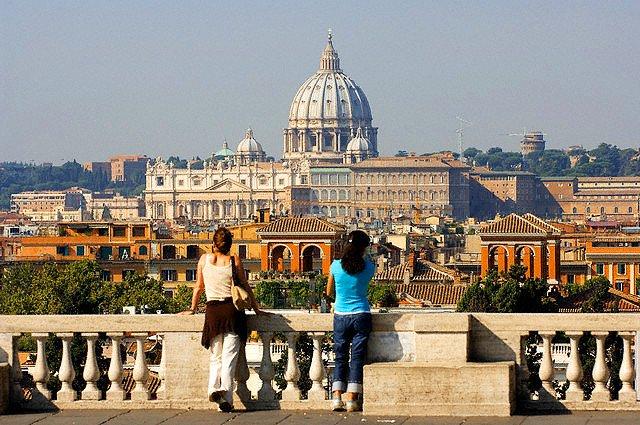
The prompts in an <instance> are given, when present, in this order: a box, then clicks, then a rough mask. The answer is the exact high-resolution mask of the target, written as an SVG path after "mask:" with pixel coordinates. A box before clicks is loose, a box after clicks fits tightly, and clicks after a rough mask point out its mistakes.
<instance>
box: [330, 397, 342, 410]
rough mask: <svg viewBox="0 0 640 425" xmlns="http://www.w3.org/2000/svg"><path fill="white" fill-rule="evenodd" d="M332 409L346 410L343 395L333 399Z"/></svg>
mask: <svg viewBox="0 0 640 425" xmlns="http://www.w3.org/2000/svg"><path fill="white" fill-rule="evenodd" d="M331 410H333V411H334V412H343V411H344V402H343V401H342V398H341V397H338V398H333V399H331Z"/></svg>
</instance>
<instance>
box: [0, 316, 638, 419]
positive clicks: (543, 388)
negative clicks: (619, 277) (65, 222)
mask: <svg viewBox="0 0 640 425" xmlns="http://www.w3.org/2000/svg"><path fill="white" fill-rule="evenodd" d="M203 319H204V318H203V316H201V315H196V316H174V315H86V316H62V315H60V316H0V404H2V403H4V404H5V406H4V407H5V408H6V404H7V403H8V404H9V405H10V406H11V407H12V408H15V409H20V410H30V409H32V410H41V409H43V408H44V409H46V408H59V409H155V408H164V409H166V408H175V409H187V408H190V409H200V408H210V407H211V405H210V403H209V402H208V400H207V394H206V389H207V376H208V367H209V358H208V357H209V353H208V351H206V350H205V349H204V348H202V347H201V346H200V330H201V327H202V322H203ZM249 326H250V328H251V329H252V330H254V331H255V333H254V336H255V335H257V336H258V338H259V340H258V341H257V342H256V341H254V342H253V343H251V344H252V345H251V346H250V347H251V350H253V351H251V352H252V353H254V354H253V355H250V356H249V357H250V359H249V360H250V361H249V362H247V356H245V352H244V351H243V352H241V355H240V360H239V363H238V367H237V371H236V380H237V390H236V393H235V394H236V402H235V404H236V408H240V409H248V410H264V409H296V410H297V409H327V408H328V407H329V402H328V400H327V398H328V396H329V391H328V385H329V382H328V377H327V363H328V356H327V354H328V353H327V351H326V349H327V347H328V344H326V343H325V342H328V338H330V332H331V331H332V316H331V315H329V314H320V313H313V312H312V313H308V312H306V311H304V312H296V313H290V312H287V313H284V314H274V315H272V316H261V317H256V316H250V317H249ZM638 329H640V315H637V314H625V313H619V314H485V313H479V314H476V313H470V314H465V313H376V314H374V318H373V332H372V334H371V338H370V343H369V362H370V364H368V365H367V366H365V378H364V379H365V382H364V388H365V393H364V406H363V407H364V413H365V414H383V413H385V412H388V411H389V409H390V408H392V409H393V411H395V412H402V414H404V415H456V416H464V415H475V416H477V415H497V416H506V415H509V414H512V413H513V412H515V411H516V410H519V411H522V410H526V411H580V410H640V402H639V401H638V393H637V391H636V388H637V387H636V386H635V382H634V381H635V370H636V368H637V365H636V363H637V361H638V359H637V355H634V351H635V350H634V346H635V338H636V331H637V330H638ZM303 333H304V334H306V335H307V336H308V337H310V338H311V341H312V345H313V350H312V354H311V361H310V366H308V367H309V373H308V375H309V378H310V380H311V387H310V389H308V391H303V390H301V388H300V386H299V382H298V381H299V379H300V376H301V363H300V361H299V360H300V359H299V358H298V357H297V350H296V344H297V342H298V340H299V338H300V336H301V335H302V334H303ZM25 335H29V336H30V337H32V338H33V339H34V340H35V346H36V350H35V364H34V365H33V366H32V368H31V369H30V377H31V378H32V380H29V379H25V377H24V376H23V370H22V368H21V365H20V361H19V352H18V351H19V350H18V347H17V342H18V339H19V338H20V337H22V336H25ZM52 335H54V336H57V337H59V338H60V340H61V352H62V354H61V359H56V361H55V364H57V363H58V362H59V364H60V367H59V368H58V370H56V371H54V372H55V373H54V375H55V376H56V377H57V379H59V381H60V388H59V389H58V390H57V391H50V388H49V387H48V386H47V381H48V380H49V378H50V376H51V373H50V370H49V364H52V363H54V362H51V361H50V358H49V356H51V353H48V352H47V346H48V345H47V343H46V342H47V339H48V338H49V337H50V336H52ZM275 335H277V336H278V337H279V339H278V340H277V341H283V342H275V341H276V340H275V339H274V336H275ZM150 336H152V339H154V340H156V341H157V340H161V341H162V343H161V344H159V346H161V348H159V349H160V350H161V352H160V356H159V360H158V364H157V365H155V366H154V367H153V369H154V370H156V371H157V372H156V373H153V379H152V378H151V375H150V365H149V364H148V361H147V356H145V343H146V342H147V341H148V339H149V337H150ZM74 338H75V341H76V347H77V346H80V347H82V349H83V350H86V355H83V356H73V355H72V345H73V344H72V341H74ZM125 338H127V339H129V340H130V341H135V349H132V350H131V351H132V352H133V351H135V360H134V362H133V368H132V370H131V371H126V370H125V369H126V367H125V366H124V365H123V362H122V358H121V357H120V356H118V355H112V354H110V353H118V352H119V350H114V349H113V348H114V347H119V346H120V345H121V344H122V341H123V339H125ZM78 340H80V341H82V344H80V345H78V344H77V341H78ZM567 341H568V342H567ZM256 344H258V345H256ZM260 344H261V345H260ZM567 344H568V345H567ZM256 347H259V348H256ZM323 347H324V348H323ZM97 348H100V349H99V350H97ZM104 348H108V349H104ZM103 349H104V350H103ZM256 350H257V351H256ZM282 350H285V351H286V355H285V356H286V367H285V371H284V380H285V381H286V388H284V389H281V388H279V387H278V385H277V384H276V381H275V379H274V378H275V367H274V358H275V357H277V356H279V354H280V353H281V352H282ZM616 350H617V351H618V354H617V359H618V360H617V361H613V362H611V361H610V359H611V358H612V352H614V351H616ZM587 351H589V352H590V353H591V354H590V355H591V357H590V358H591V359H592V363H593V366H592V367H591V366H589V368H586V367H585V366H583V359H584V358H585V356H587V357H588V355H589V353H587ZM247 352H248V351H247ZM96 353H108V354H109V355H108V356H107V358H106V359H105V360H104V361H98V360H99V358H98V357H99V356H98V355H97V354H96ZM256 353H257V355H259V358H255V357H256ZM532 353H533V354H532ZM563 356H564V360H563V361H566V372H565V373H566V379H567V383H568V387H567V384H565V385H563V382H557V381H558V380H559V379H560V380H562V379H563V378H564V377H563V373H560V372H558V369H557V367H554V365H556V366H557V363H558V358H560V357H563ZM251 357H254V360H251ZM554 357H557V359H556V361H555V362H554ZM74 358H82V359H83V360H82V364H74V360H73V359H74ZM84 358H86V360H84ZM587 363H588V364H591V363H590V362H586V363H585V364H587ZM534 369H535V370H537V373H533V372H532V370H534ZM538 369H539V370H538ZM76 371H80V372H79V374H81V376H82V381H83V382H86V386H85V385H84V384H82V388H81V387H79V386H78V379H76ZM125 372H129V373H128V374H129V375H130V378H129V384H130V385H123V382H124V380H123V376H124V374H125ZM254 373H255V375H257V377H255V376H253V375H252V374H254ZM585 376H586V377H591V378H592V384H591V380H584V378H585ZM78 378H79V376H78ZM250 378H255V379H256V380H257V382H258V385H250V384H249V381H250ZM131 381H133V382H131ZM152 381H153V385H152V384H151V383H152ZM29 382H31V383H29ZM26 387H27V388H26ZM3 400H5V401H4V402H3Z"/></svg>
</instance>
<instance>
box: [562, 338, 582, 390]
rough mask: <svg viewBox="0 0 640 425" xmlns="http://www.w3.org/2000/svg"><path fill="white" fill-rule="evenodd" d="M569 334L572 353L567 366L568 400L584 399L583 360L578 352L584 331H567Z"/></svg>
mask: <svg viewBox="0 0 640 425" xmlns="http://www.w3.org/2000/svg"><path fill="white" fill-rule="evenodd" d="M567 336H568V337H569V340H570V342H571V353H570V354H569V365H568V366H567V380H568V381H569V388H567V397H566V399H567V401H583V400H584V392H583V391H582V384H581V381H582V361H581V360H580V353H579V352H578V344H579V342H580V338H581V337H582V332H575V331H574V332H567Z"/></svg>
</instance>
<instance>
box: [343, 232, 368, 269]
mask: <svg viewBox="0 0 640 425" xmlns="http://www.w3.org/2000/svg"><path fill="white" fill-rule="evenodd" d="M369 242H370V239H369V235H367V234H366V233H365V232H363V231H362V230H354V231H353V232H351V233H349V240H348V241H347V243H346V245H345V247H344V251H343V253H342V259H341V260H340V264H341V265H342V268H343V269H344V271H345V272H347V274H350V275H354V274H358V273H360V272H361V271H363V270H364V267H365V263H364V252H365V250H366V249H367V247H368V246H369Z"/></svg>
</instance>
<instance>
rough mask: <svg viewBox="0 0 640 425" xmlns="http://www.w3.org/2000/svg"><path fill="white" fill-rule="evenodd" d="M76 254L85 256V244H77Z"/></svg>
mask: <svg viewBox="0 0 640 425" xmlns="http://www.w3.org/2000/svg"><path fill="white" fill-rule="evenodd" d="M76 255H77V256H79V257H82V256H84V245H78V246H76Z"/></svg>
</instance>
